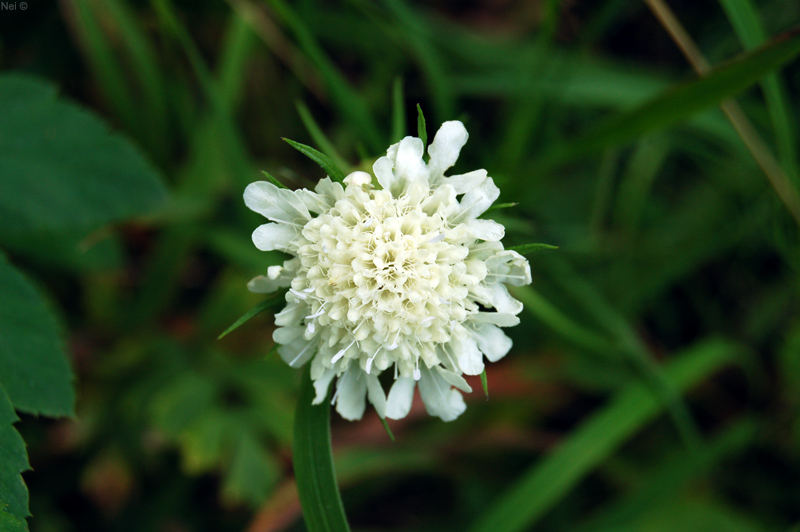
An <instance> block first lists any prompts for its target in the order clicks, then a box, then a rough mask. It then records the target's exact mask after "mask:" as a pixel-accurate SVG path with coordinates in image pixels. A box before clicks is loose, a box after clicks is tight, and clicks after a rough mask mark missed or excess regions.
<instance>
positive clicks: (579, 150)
mask: <svg viewBox="0 0 800 532" xmlns="http://www.w3.org/2000/svg"><path fill="white" fill-rule="evenodd" d="M798 54H800V28H795V29H794V30H792V31H790V32H787V33H786V34H784V35H782V36H780V37H778V38H776V39H773V40H772V41H771V42H770V43H768V44H767V45H765V46H762V47H761V48H759V49H757V50H755V51H753V52H751V53H746V54H743V55H741V56H739V57H738V58H736V59H734V60H733V61H730V62H729V63H727V64H725V65H722V66H720V67H718V68H715V69H714V70H712V71H711V72H710V73H709V74H708V75H707V76H705V77H702V78H699V79H697V80H695V81H692V82H689V83H685V84H683V85H679V86H677V87H675V88H673V89H671V90H668V91H667V92H665V93H663V94H662V95H660V96H657V97H655V98H653V99H652V100H650V101H648V102H646V103H644V104H643V105H640V106H639V107H637V108H635V109H633V110H631V111H629V112H624V113H620V114H616V115H614V116H612V117H610V118H609V119H607V120H605V121H604V122H602V123H601V124H600V125H599V126H597V127H595V128H593V129H592V130H591V131H589V132H587V133H585V134H584V135H582V136H581V137H579V138H578V139H577V140H575V141H573V142H571V143H568V144H566V145H564V146H563V147H554V148H553V149H552V151H549V150H547V149H543V150H542V153H545V154H548V155H545V157H543V158H542V159H540V162H539V164H538V165H537V166H538V170H539V171H542V169H552V168H555V167H557V166H558V165H560V164H563V163H566V162H568V161H570V160H573V159H576V158H578V157H581V156H584V155H588V154H591V153H595V152H598V151H601V150H603V149H604V148H607V147H610V146H616V145H620V144H624V143H625V142H628V141H630V140H633V139H635V138H638V137H641V136H642V135H644V134H645V133H648V132H650V131H654V130H657V129H663V128H665V127H667V126H670V125H672V124H675V123H677V122H680V121H681V120H685V119H687V118H688V117H690V116H691V115H693V114H694V113H696V112H698V111H700V110H702V109H705V108H706V107H709V106H711V105H713V104H716V103H718V102H720V101H722V100H725V99H726V98H729V97H731V96H735V95H736V94H738V93H739V92H741V91H743V90H744V89H746V88H748V87H749V86H750V85H752V84H754V83H755V82H757V81H758V80H759V79H761V78H762V77H764V76H765V75H767V74H769V73H770V72H773V71H774V70H776V69H778V68H779V67H781V66H782V65H784V64H785V63H787V62H789V61H790V60H791V59H793V58H794V57H796V56H797V55H798Z"/></svg>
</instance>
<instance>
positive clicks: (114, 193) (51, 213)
mask: <svg viewBox="0 0 800 532" xmlns="http://www.w3.org/2000/svg"><path fill="white" fill-rule="evenodd" d="M0 116H2V117H3V119H2V121H0V175H2V176H3V178H2V179H1V180H0V235H3V236H5V235H8V236H12V235H22V234H27V233H34V232H61V231H64V230H79V229H81V230H82V229H91V228H92V227H96V226H98V225H101V224H105V223H109V222H112V221H116V220H120V219H123V218H126V217H130V216H132V215H137V214H142V213H146V212H150V211H152V210H153V209H155V208H156V207H158V206H160V205H161V203H162V202H163V201H164V200H165V199H166V193H165V189H164V187H163V185H162V183H161V181H160V179H159V177H158V176H157V175H156V173H155V171H154V170H153V168H152V166H151V165H150V164H149V163H148V162H147V161H146V160H145V159H144V158H143V157H142V155H141V154H140V153H139V152H138V151H137V150H136V149H135V148H134V147H133V145H132V144H130V143H129V142H128V141H127V140H125V139H124V138H122V137H121V136H119V135H117V134H114V133H112V132H111V131H109V129H108V126H106V125H105V124H104V123H103V122H101V121H100V120H99V119H98V118H97V117H96V116H94V115H92V114H91V113H89V112H87V111H85V110H83V109H81V108H80V107H78V106H77V105H75V104H73V103H71V102H67V101H65V100H63V99H59V98H57V95H56V88H55V87H54V86H53V85H51V84H49V83H47V82H44V81H42V80H39V79H37V78H34V77H31V76H25V75H20V74H6V75H3V76H0Z"/></svg>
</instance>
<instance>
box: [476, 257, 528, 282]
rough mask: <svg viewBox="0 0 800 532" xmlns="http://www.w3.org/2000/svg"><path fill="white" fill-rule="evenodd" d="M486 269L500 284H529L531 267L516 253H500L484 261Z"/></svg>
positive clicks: (526, 260)
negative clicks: (498, 279)
mask: <svg viewBox="0 0 800 532" xmlns="http://www.w3.org/2000/svg"><path fill="white" fill-rule="evenodd" d="M486 267H487V268H488V269H489V272H491V273H492V274H493V275H494V276H495V277H497V278H500V282H503V283H506V284H510V285H514V286H524V285H527V284H530V283H531V265H530V264H529V263H528V259H526V258H525V257H523V256H522V255H520V254H519V253H517V252H516V251H513V250H510V249H507V250H503V251H500V252H499V253H497V254H495V255H494V256H492V257H489V258H488V259H487V260H486Z"/></svg>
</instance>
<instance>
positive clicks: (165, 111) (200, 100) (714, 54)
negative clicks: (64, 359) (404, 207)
mask: <svg viewBox="0 0 800 532" xmlns="http://www.w3.org/2000/svg"><path fill="white" fill-rule="evenodd" d="M669 3H670V6H671V8H672V9H673V10H674V12H675V15H676V17H677V20H678V21H679V22H678V24H679V25H682V27H683V29H685V31H686V32H687V33H688V35H689V36H691V38H693V39H694V40H695V41H696V44H697V47H698V50H699V52H700V53H701V54H702V55H703V56H704V57H705V59H706V60H707V62H708V63H710V65H712V66H714V65H718V64H720V63H723V62H725V61H727V60H730V59H731V58H734V57H736V56H737V55H739V54H742V53H746V51H747V50H751V49H753V48H755V47H757V46H758V45H760V44H761V43H762V42H764V40H765V39H770V38H772V37H774V36H777V35H779V34H780V33H781V32H783V31H786V30H789V29H791V28H792V27H794V26H796V25H797V24H798V22H800V4H798V3H797V2H795V1H791V0H759V1H757V2H756V1H755V0H719V1H714V0H695V1H689V0H680V1H674V0H673V1H671V2H669ZM650 5H651V7H653V6H655V11H656V12H658V11H659V5H660V6H661V7H662V8H663V4H659V3H655V2H651V3H650ZM661 14H662V15H663V14H664V11H663V9H662V10H661ZM0 66H1V67H2V71H3V74H5V73H9V72H17V73H20V72H21V73H25V74H26V75H27V76H28V78H30V76H36V78H35V79H38V80H40V81H42V82H45V81H46V82H47V83H49V84H50V85H52V86H53V87H55V88H56V89H57V92H58V93H59V94H60V97H61V98H63V99H64V101H72V102H77V103H78V104H79V105H80V106H81V107H82V108H83V109H84V110H85V111H86V112H87V113H90V114H93V115H95V116H98V117H100V119H102V120H103V121H105V122H106V123H107V124H108V126H109V127H110V128H111V129H112V130H113V131H114V132H116V134H118V135H119V136H122V137H125V138H127V139H129V141H130V143H131V145H132V146H133V149H135V150H137V151H138V152H140V153H141V154H142V155H143V157H144V158H145V159H146V160H147V161H149V165H150V166H151V167H152V168H151V171H152V172H154V173H155V174H157V175H158V176H160V177H159V179H160V180H161V181H162V182H163V184H164V188H165V189H166V190H167V194H165V195H164V197H163V198H162V199H161V200H159V201H158V202H153V203H152V206H151V207H148V208H147V209H143V210H141V212H136V213H134V215H133V216H127V217H125V219H123V220H121V221H120V220H115V221H113V222H112V223H99V224H89V225H88V226H84V227H82V228H81V229H80V230H78V231H72V232H69V233H65V232H60V231H59V230H58V228H50V229H49V230H47V231H42V232H40V234H37V235H35V237H28V238H24V239H21V238H14V237H13V236H8V235H4V234H3V232H2V231H0V245H1V246H2V247H3V249H4V250H5V252H6V254H7V256H8V258H9V260H10V261H11V262H12V263H13V264H15V265H16V266H17V267H19V268H21V269H23V270H24V271H26V272H27V274H28V275H30V276H31V278H33V279H35V280H36V283H37V286H38V287H39V289H40V290H41V291H42V292H43V293H44V294H45V297H46V298H47V299H48V300H49V301H50V302H51V303H52V306H53V308H55V309H57V311H56V312H57V314H58V316H59V321H60V323H61V324H62V325H61V326H62V328H63V331H64V334H65V336H66V339H67V340H66V341H67V345H68V353H69V357H70V360H71V363H72V367H73V368H74V372H75V375H76V386H77V407H76V418H75V419H56V420H54V419H49V418H45V417H36V416H31V415H21V417H22V419H21V421H20V422H19V423H17V425H16V427H17V428H18V429H19V431H20V432H21V434H22V435H23V437H24V439H25V441H26V442H27V446H28V453H29V457H30V463H31V466H32V469H33V470H32V471H29V472H27V473H25V474H24V479H25V481H26V483H27V484H28V487H29V490H30V494H31V498H30V509H31V512H32V514H33V518H32V519H31V520H30V526H31V530H35V531H42V532H50V531H52V532H56V531H58V532H72V531H76V532H92V531H107V532H117V531H119V532H123V531H158V532H206V531H208V532H211V531H215V532H226V531H242V532H267V531H277V530H287V531H300V530H304V525H303V524H302V518H301V515H300V510H299V503H298V502H297V496H296V491H295V488H294V483H293V475H292V465H291V435H292V418H293V412H294V406H295V402H296V396H297V388H298V379H299V376H300V373H299V372H296V371H293V370H290V369H289V368H288V367H287V366H286V364H284V363H283V362H282V361H281V360H280V359H279V357H277V356H276V355H275V354H274V353H272V354H269V353H270V351H271V349H272V347H273V344H272V340H271V332H272V329H273V325H272V313H271V312H265V313H262V314H259V315H258V316H256V317H255V318H253V319H252V320H250V321H249V322H247V323H246V324H245V325H244V326H242V327H241V328H239V329H238V330H237V331H236V332H234V333H233V334H231V335H229V336H227V337H225V338H224V339H222V340H219V341H218V340H217V339H216V338H217V336H218V335H219V334H220V333H221V332H222V331H223V330H225V329H226V328H227V327H228V326H229V325H230V324H231V323H232V322H233V321H235V320H236V319H237V318H238V317H239V316H240V315H242V314H244V313H245V312H246V311H247V310H248V309H250V308H251V307H252V306H253V305H255V304H257V303H258V302H259V301H260V298H259V297H258V296H257V295H255V294H250V293H248V292H247V290H246V288H245V284H246V282H247V280H248V279H250V278H251V277H253V276H255V275H258V274H263V273H264V272H265V271H266V268H267V267H268V266H269V265H272V264H276V263H279V262H281V261H282V260H283V259H282V257H281V255H280V254H279V253H277V252H271V253H263V252H259V251H258V250H256V249H255V247H254V246H253V245H252V243H251V241H250V234H251V232H252V230H253V229H254V228H255V227H256V226H257V225H258V224H259V223H261V222H260V217H259V216H258V215H256V214H254V213H252V212H249V211H248V210H247V209H246V208H245V207H244V204H243V201H242V192H243V190H244V187H245V186H246V185H247V184H248V183H249V182H252V181H256V180H260V179H263V178H262V177H261V174H260V170H266V171H268V172H270V173H271V174H272V175H274V176H276V177H277V178H278V179H280V180H281V181H282V182H284V183H286V184H287V185H288V186H290V187H292V188H299V187H311V186H313V185H314V184H315V183H316V181H318V180H319V179H320V178H321V177H323V176H324V172H322V171H321V170H320V169H319V168H318V167H317V166H315V164H314V163H313V162H311V161H309V160H308V159H306V158H304V157H303V156H302V155H301V154H299V153H298V152H296V151H294V150H293V149H292V148H291V147H290V146H289V145H288V144H286V143H285V142H283V140H282V137H287V138H290V139H293V140H296V141H298V142H302V143H304V144H309V145H312V146H315V147H317V148H318V149H321V150H322V151H323V152H325V153H327V154H328V155H330V156H331V157H332V158H334V160H336V161H337V162H339V164H340V165H341V166H342V167H344V168H346V169H348V170H350V169H355V168H361V167H369V166H371V164H372V161H374V159H375V158H377V157H378V156H380V155H382V154H383V153H384V152H385V150H386V148H387V147H388V146H389V144H390V143H391V142H394V141H396V140H398V139H399V138H401V137H402V136H404V135H407V134H414V135H416V109H415V106H416V104H420V105H421V107H422V109H423V111H424V112H425V115H426V118H427V122H428V133H429V135H431V136H432V135H433V133H435V131H436V130H437V129H438V127H439V125H440V124H441V122H443V121H445V120H451V119H459V120H462V121H463V122H464V123H465V124H466V126H467V129H468V131H469V133H470V140H469V142H468V144H467V146H466V147H465V149H464V150H463V152H462V156H461V158H460V159H459V162H458V165H457V166H456V168H455V169H454V170H455V171H456V173H460V172H462V171H469V170H472V169H475V168H486V169H487V170H488V171H489V175H491V176H492V177H493V178H494V179H495V181H496V182H497V184H498V185H499V186H500V189H501V196H500V199H499V200H498V201H499V202H501V203H508V202H516V203H518V205H516V206H513V207H509V208H504V209H498V210H495V211H492V212H491V213H490V216H491V217H493V218H495V219H496V220H498V221H500V222H502V223H503V224H504V225H505V226H506V239H505V243H506V245H507V246H508V245H517V244H524V243H529V242H544V243H548V244H552V245H556V246H559V248H560V249H559V250H557V251H540V252H537V253H535V254H533V255H531V256H530V257H529V259H530V262H531V268H532V272H533V284H532V285H531V287H529V288H522V289H518V290H516V291H515V292H514V293H515V295H516V296H517V297H518V298H519V299H521V300H522V301H523V302H524V303H525V305H526V309H525V310H524V311H523V314H522V315H521V318H522V324H521V325H520V326H518V327H516V328H514V329H511V330H509V331H508V334H509V335H510V336H511V337H512V338H513V339H514V342H515V345H514V349H513V350H512V352H511V353H510V354H509V355H508V356H507V357H506V358H505V359H503V360H502V361H500V362H499V363H496V364H493V365H491V366H489V367H488V368H487V377H488V384H489V400H488V401H487V400H486V398H485V397H484V395H483V393H482V391H481V385H480V380H479V379H477V380H472V381H471V384H472V386H473V389H474V392H473V393H472V394H471V395H469V396H468V397H467V403H468V409H467V411H466V413H465V414H464V415H462V416H461V417H460V418H459V419H458V420H456V421H454V422H451V423H443V422H441V421H440V420H438V419H436V418H430V417H429V416H428V415H427V414H426V413H425V411H424V408H423V407H422V405H421V403H420V402H419V399H418V398H417V399H416V402H415V407H414V409H413V410H412V413H411V414H410V415H409V417H408V418H407V419H404V420H401V421H396V422H391V423H390V425H391V427H392V430H393V431H394V434H395V436H396V437H397V441H396V442H394V443H392V442H391V441H390V440H389V438H388V436H387V434H386V433H385V432H384V429H383V427H382V426H381V424H380V422H379V419H378V418H377V415H375V413H374V411H372V410H371V409H368V411H367V414H366V415H365V417H364V419H363V420H362V421H360V422H355V423H349V422H346V421H343V420H341V419H340V418H339V417H338V416H336V415H334V416H333V420H332V421H333V442H334V454H335V460H336V468H337V474H338V477H339V481H340V485H341V487H342V491H343V498H344V504H345V507H346V509H347V512H348V517H349V518H350V521H351V524H352V526H353V528H354V529H356V530H360V531H383V530H385V531H462V530H469V529H470V527H472V526H474V527H475V528H474V529H473V530H476V531H477V530H479V529H482V530H501V531H502V530H506V531H509V532H511V531H515V530H520V531H521V530H537V531H570V532H596V531H606V530H608V531H610V530H614V531H626V530H630V531H641V530H647V531H654V532H661V531H663V532H668V531H681V532H685V531H694V530H697V531H748V532H749V531H786V532H789V531H793V530H794V531H797V530H800V319H798V312H797V310H798V294H800V284H799V283H798V273H800V271H798V266H800V232H799V231H798V222H797V221H796V220H795V219H794V218H793V217H792V215H791V214H790V212H789V210H788V209H787V208H786V206H785V203H786V202H785V201H781V199H780V197H779V194H778V193H777V192H776V189H775V187H774V186H772V185H771V184H770V181H769V180H768V178H767V177H766V176H765V172H764V171H763V170H762V169H761V168H760V167H759V165H758V164H757V163H756V160H755V159H754V157H753V155H752V154H751V151H750V149H749V148H752V145H753V143H754V142H755V141H754V140H753V139H757V140H758V139H760V142H761V144H760V145H757V146H756V151H757V152H759V150H760V153H762V154H763V153H765V152H769V153H773V154H774V156H775V157H776V158H777V160H778V162H779V164H780V168H782V170H783V173H781V172H778V173H779V175H783V176H784V177H785V178H786V180H787V181H786V182H787V183H789V187H790V190H791V191H794V193H795V194H796V191H797V189H798V183H800V181H798V178H800V173H799V172H798V168H799V166H798V146H799V145H798V138H797V129H798V120H797V117H798V114H797V107H798V105H799V104H800V100H799V98H800V64H798V63H797V62H796V61H795V62H790V63H789V64H788V65H787V66H786V67H785V68H783V69H781V70H779V71H777V72H776V74H775V75H772V76H769V77H765V78H763V79H762V80H761V82H760V84H756V85H753V86H751V87H750V88H749V89H748V90H746V91H745V92H744V93H741V94H739V95H737V101H738V104H737V105H738V106H739V111H740V115H739V119H743V120H745V121H746V122H747V123H748V124H749V125H750V126H751V130H750V131H749V137H747V138H746V139H745V140H742V137H741V136H740V135H739V134H738V133H737V131H736V129H735V128H734V127H733V126H732V125H731V123H730V121H729V120H728V118H726V116H725V114H724V113H723V112H722V111H721V110H720V108H719V107H718V106H717V105H709V106H706V107H705V108H704V109H703V110H701V111H700V112H696V113H694V112H692V113H689V112H687V111H679V110H676V112H678V113H680V112H683V113H684V116H679V117H678V118H676V121H677V123H675V124H672V123H671V122H670V120H669V118H668V119H667V120H662V121H661V122H658V121H657V120H656V119H655V118H652V116H650V115H647V116H645V118H644V119H646V120H651V122H648V123H647V124H645V125H646V126H647V127H642V128H640V129H639V130H636V131H633V130H631V131H633V132H632V133H631V134H630V135H628V136H626V135H625V134H624V133H625V132H624V131H623V132H622V133H620V131H619V130H617V131H609V130H608V129H606V130H603V129H602V128H600V129H598V130H597V131H598V133H597V136H593V135H592V133H591V132H592V131H593V129H592V128H593V127H595V126H597V124H599V123H603V120H605V119H606V118H607V117H609V116H617V115H619V116H631V115H630V113H631V112H632V111H633V110H635V109H637V106H639V105H641V104H644V103H646V102H649V101H651V100H653V101H656V100H654V99H658V98H659V97H660V95H662V94H663V93H664V92H665V91H668V90H669V89H670V88H672V87H675V86H679V84H681V83H684V82H687V81H690V80H693V79H695V77H696V75H695V74H694V73H693V72H692V69H691V67H690V65H689V63H688V62H687V60H686V59H685V57H684V55H683V54H682V53H681V51H680V49H679V48H678V47H677V46H676V44H675V43H674V42H673V39H672V38H671V37H670V34H669V32H668V31H667V30H666V29H665V28H664V26H663V25H662V23H661V22H659V19H658V18H657V17H656V16H655V15H654V11H653V10H652V9H649V8H648V5H647V4H646V3H645V2H638V1H634V0H607V1H591V2H589V1H580V0H564V1H557V0H549V1H548V0H470V1H458V2H457V1H446V0H442V1H428V2H422V1H414V2H411V1H400V0H382V1H379V2H369V1H366V0H346V1H340V2H336V1H323V0H298V1H296V2H289V1H288V0H269V1H266V2H262V1H257V0H228V1H217V0H214V1H211V0H203V1H188V0H153V1H152V2H146V1H124V0H103V1H100V0H62V1H60V2H56V1H47V0H41V1H38V0H30V2H29V3H28V4H27V7H26V9H21V8H20V7H19V5H18V6H17V9H16V10H2V11H0ZM28 78H26V79H28ZM30 79H34V78H30ZM662 110H663V105H662ZM626 113H628V114H626ZM663 115H664V116H667V117H669V116H670V113H669V109H667V111H666V112H665V113H663ZM642 116H644V115H642ZM648 116H649V117H650V118H647V117H648ZM644 119H643V120H644ZM2 120H4V117H3V116H0V121H2ZM740 124H741V122H740ZM639 125H641V124H639ZM632 127H633V126H632ZM604 135H605V136H604ZM615 135H616V136H615ZM746 136H747V135H746ZM97 150H98V153H97V154H96V155H97V157H101V158H102V157H103V153H102V150H103V147H102V145H98V148H97ZM773 173H774V172H773ZM56 177H57V176H56ZM0 179H4V177H3V176H0ZM105 179H107V180H108V182H109V183H113V182H114V180H115V179H117V176H116V175H115V174H113V173H112V174H109V175H107V176H105ZM139 191H140V189H138V188H136V187H130V188H129V189H127V192H126V194H125V196H124V197H121V198H120V199H121V200H122V201H123V202H128V201H130V202H133V203H135V202H137V201H138V199H137V194H139V193H140V192H139ZM141 193H142V194H143V192H141ZM789 196H791V194H789ZM148 205H150V204H149V203H148ZM268 354H269V355H268Z"/></svg>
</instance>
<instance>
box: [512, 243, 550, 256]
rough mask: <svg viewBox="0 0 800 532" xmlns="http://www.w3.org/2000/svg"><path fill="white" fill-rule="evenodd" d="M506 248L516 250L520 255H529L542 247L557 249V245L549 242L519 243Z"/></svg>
mask: <svg viewBox="0 0 800 532" xmlns="http://www.w3.org/2000/svg"><path fill="white" fill-rule="evenodd" d="M507 249H509V250H511V251H516V252H517V253H519V254H520V255H529V254H531V253H535V252H537V251H541V250H543V249H558V246H551V245H550V244H520V245H519V246H511V247H510V248H507Z"/></svg>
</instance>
